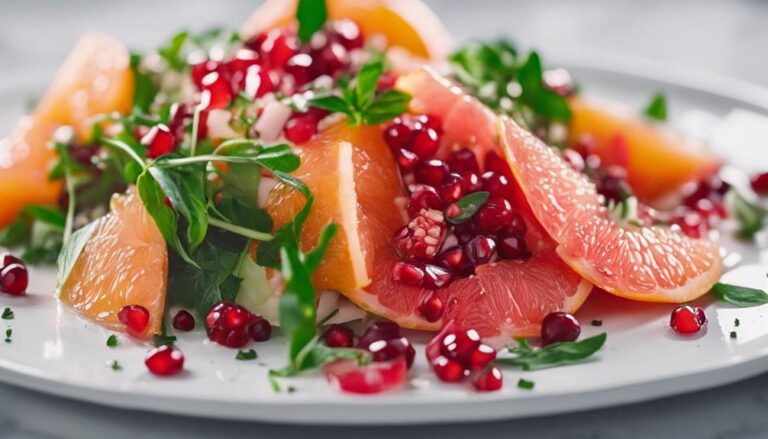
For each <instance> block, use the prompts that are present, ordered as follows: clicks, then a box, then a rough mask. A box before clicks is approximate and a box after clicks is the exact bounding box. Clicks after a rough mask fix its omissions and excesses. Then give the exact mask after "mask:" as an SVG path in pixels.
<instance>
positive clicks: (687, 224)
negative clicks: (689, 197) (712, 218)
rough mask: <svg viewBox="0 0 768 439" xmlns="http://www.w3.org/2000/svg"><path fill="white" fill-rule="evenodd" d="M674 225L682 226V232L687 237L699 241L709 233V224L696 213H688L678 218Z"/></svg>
mask: <svg viewBox="0 0 768 439" xmlns="http://www.w3.org/2000/svg"><path fill="white" fill-rule="evenodd" d="M674 223H675V224H677V225H678V226H680V231H681V232H683V234H684V235H685V236H688V237H691V238H695V239H698V238H701V237H702V236H704V235H705V234H706V233H707V228H708V227H707V223H706V222H705V221H704V220H703V218H702V217H701V215H699V214H698V213H696V212H687V213H685V214H683V215H682V216H680V217H678V218H676V219H675V221H674Z"/></svg>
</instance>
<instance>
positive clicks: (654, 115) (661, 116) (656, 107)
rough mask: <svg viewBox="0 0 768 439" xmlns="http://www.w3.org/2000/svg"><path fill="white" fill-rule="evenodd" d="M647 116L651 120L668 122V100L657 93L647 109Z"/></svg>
mask: <svg viewBox="0 0 768 439" xmlns="http://www.w3.org/2000/svg"><path fill="white" fill-rule="evenodd" d="M645 115H646V116H647V117H648V118H649V119H653V120H658V121H660V122H664V121H665V120H667V98H666V97H665V96H664V94H662V93H656V94H655V95H653V98H651V101H650V102H649V103H648V106H646V107H645Z"/></svg>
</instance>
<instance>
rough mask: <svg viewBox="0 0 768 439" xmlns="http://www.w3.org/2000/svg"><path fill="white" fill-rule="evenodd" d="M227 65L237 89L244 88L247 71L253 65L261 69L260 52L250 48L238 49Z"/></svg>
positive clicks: (233, 84) (234, 86)
mask: <svg viewBox="0 0 768 439" xmlns="http://www.w3.org/2000/svg"><path fill="white" fill-rule="evenodd" d="M226 65H227V71H229V74H230V78H231V80H232V86H233V88H234V89H235V90H242V89H243V87H244V86H245V77H246V73H247V71H248V70H249V69H250V68H251V67H257V70H260V69H261V68H260V66H259V54H258V53H257V52H255V51H253V50H250V49H240V50H238V51H237V52H236V53H235V56H234V57H232V59H231V60H229V61H228V62H227V64H226Z"/></svg>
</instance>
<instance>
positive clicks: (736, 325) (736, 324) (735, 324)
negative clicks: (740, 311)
mask: <svg viewBox="0 0 768 439" xmlns="http://www.w3.org/2000/svg"><path fill="white" fill-rule="evenodd" d="M740 324H741V322H740V321H739V319H733V326H735V327H737V328H738V327H739V325H740Z"/></svg>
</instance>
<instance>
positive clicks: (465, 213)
mask: <svg viewBox="0 0 768 439" xmlns="http://www.w3.org/2000/svg"><path fill="white" fill-rule="evenodd" d="M489 196H490V193H488V192H482V191H481V192H473V193H471V194H467V195H464V196H463V197H461V199H459V201H457V202H456V205H457V206H458V207H459V209H460V211H459V214H458V215H456V216H454V217H452V218H448V222H449V223H451V224H461V223H464V222H467V221H469V220H470V219H471V218H472V217H473V216H474V215H475V213H477V211H478V209H480V207H482V205H483V204H485V202H486V201H488V197H489Z"/></svg>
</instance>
